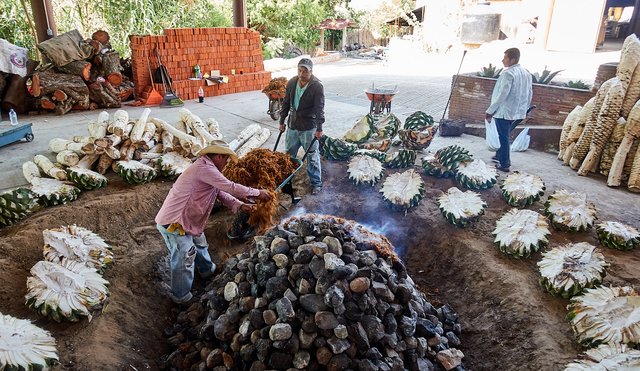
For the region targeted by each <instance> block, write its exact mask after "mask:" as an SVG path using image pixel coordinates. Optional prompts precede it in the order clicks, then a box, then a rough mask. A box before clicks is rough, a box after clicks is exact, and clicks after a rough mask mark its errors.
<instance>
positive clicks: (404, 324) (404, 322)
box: [398, 316, 417, 337]
mask: <svg viewBox="0 0 640 371" xmlns="http://www.w3.org/2000/svg"><path fill="white" fill-rule="evenodd" d="M416 323H417V321H416V319H415V318H411V317H407V316H402V318H400V322H399V323H398V328H399V329H400V332H401V333H402V335H403V336H404V337H407V336H413V334H415V332H416Z"/></svg>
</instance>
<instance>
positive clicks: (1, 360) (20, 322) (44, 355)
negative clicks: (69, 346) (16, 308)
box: [0, 313, 58, 370]
mask: <svg viewBox="0 0 640 371" xmlns="http://www.w3.org/2000/svg"><path fill="white" fill-rule="evenodd" d="M57 359H58V354H57V350H56V339H54V338H53V336H51V334H50V333H49V331H45V330H43V329H41V328H39V327H37V326H35V325H33V324H31V322H29V321H27V320H24V319H18V318H15V317H12V316H10V315H8V314H2V313H0V366H2V367H3V369H4V367H8V368H10V366H17V368H18V369H25V370H30V369H31V367H29V366H30V365H41V366H46V364H47V360H57ZM21 367H22V368H21Z"/></svg>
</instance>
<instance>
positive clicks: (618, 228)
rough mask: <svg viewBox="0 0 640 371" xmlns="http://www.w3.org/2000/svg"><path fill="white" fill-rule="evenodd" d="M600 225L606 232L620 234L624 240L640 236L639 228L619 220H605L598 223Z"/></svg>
mask: <svg viewBox="0 0 640 371" xmlns="http://www.w3.org/2000/svg"><path fill="white" fill-rule="evenodd" d="M598 227H600V228H602V230H604V231H605V232H607V233H609V234H611V235H614V236H618V237H620V238H622V239H624V241H629V240H631V239H633V238H640V233H639V232H638V230H637V229H635V228H633V227H630V226H628V225H624V224H622V223H618V222H603V223H600V224H598Z"/></svg>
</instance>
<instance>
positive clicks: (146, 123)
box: [23, 108, 269, 197]
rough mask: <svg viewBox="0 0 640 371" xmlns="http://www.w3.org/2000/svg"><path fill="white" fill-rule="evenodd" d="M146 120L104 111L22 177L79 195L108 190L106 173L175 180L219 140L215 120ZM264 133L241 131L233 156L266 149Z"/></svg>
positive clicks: (188, 115)
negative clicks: (67, 187)
mask: <svg viewBox="0 0 640 371" xmlns="http://www.w3.org/2000/svg"><path fill="white" fill-rule="evenodd" d="M150 115H151V110H150V109H148V108H147V109H145V110H144V111H143V112H142V114H141V115H140V117H139V118H137V119H133V118H130V117H129V113H128V112H127V111H125V110H117V111H116V112H115V113H114V114H113V115H112V116H110V115H109V113H107V112H106V111H103V112H101V113H100V114H99V115H98V118H97V119H96V120H91V121H90V122H89V123H88V124H87V129H88V135H79V136H74V137H73V138H70V139H63V138H54V139H52V140H51V141H50V142H49V150H50V151H51V152H52V153H54V154H55V160H54V161H55V162H54V161H52V160H51V159H49V157H51V156H44V155H42V154H39V155H37V156H35V158H34V161H33V162H32V161H29V162H27V163H25V164H23V173H24V176H25V178H26V179H27V181H28V182H29V183H31V184H32V185H34V186H35V185H37V184H41V183H42V179H43V178H44V179H47V178H53V179H55V180H56V181H59V182H67V183H68V184H70V185H73V186H75V187H77V188H79V189H81V190H91V189H97V188H101V187H104V186H106V184H107V178H106V177H105V176H104V175H105V174H106V173H107V172H108V171H109V170H112V171H113V172H115V173H116V174H118V175H119V176H120V177H122V178H123V179H124V180H125V181H126V182H127V183H129V184H132V185H135V184H143V183H147V182H149V181H151V180H153V179H154V178H155V177H156V176H159V175H160V176H165V177H167V178H169V179H176V178H177V177H178V176H179V175H180V174H181V173H182V172H183V171H184V170H185V169H186V168H187V167H189V165H191V163H192V162H193V160H194V159H195V157H196V156H197V154H198V152H199V151H200V150H201V149H202V148H204V147H206V146H207V145H209V143H211V141H213V140H221V139H222V138H223V136H222V134H221V133H220V130H219V125H218V122H217V121H216V120H215V119H213V118H209V119H207V120H202V119H201V118H200V117H198V116H196V115H194V114H193V113H192V112H190V111H189V110H187V109H184V108H183V109H181V110H180V112H179V116H180V119H179V120H178V122H176V123H175V124H174V125H171V124H169V123H167V122H166V121H164V120H161V119H158V118H154V117H151V116H150ZM265 130H266V131H267V132H268V131H269V130H268V129H263V128H261V127H260V126H259V125H257V124H252V125H249V126H248V127H247V128H245V130H243V132H242V133H241V134H240V135H239V136H238V138H236V139H235V140H234V141H233V142H232V143H235V144H234V146H235V149H236V150H237V152H238V153H247V152H249V151H250V150H251V149H253V148H258V147H260V146H261V145H262V144H264V142H266V140H267V139H268V138H269V135H267V133H265V132H264V131H265ZM78 192H79V191H78ZM49 197H51V196H49Z"/></svg>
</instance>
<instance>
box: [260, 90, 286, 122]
mask: <svg viewBox="0 0 640 371" xmlns="http://www.w3.org/2000/svg"><path fill="white" fill-rule="evenodd" d="M264 94H265V95H266V96H267V98H269V109H268V110H267V114H268V115H269V116H271V119H273V120H274V121H276V120H278V119H280V108H282V101H283V100H284V95H285V93H284V92H281V91H279V90H271V91H266V92H264Z"/></svg>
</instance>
